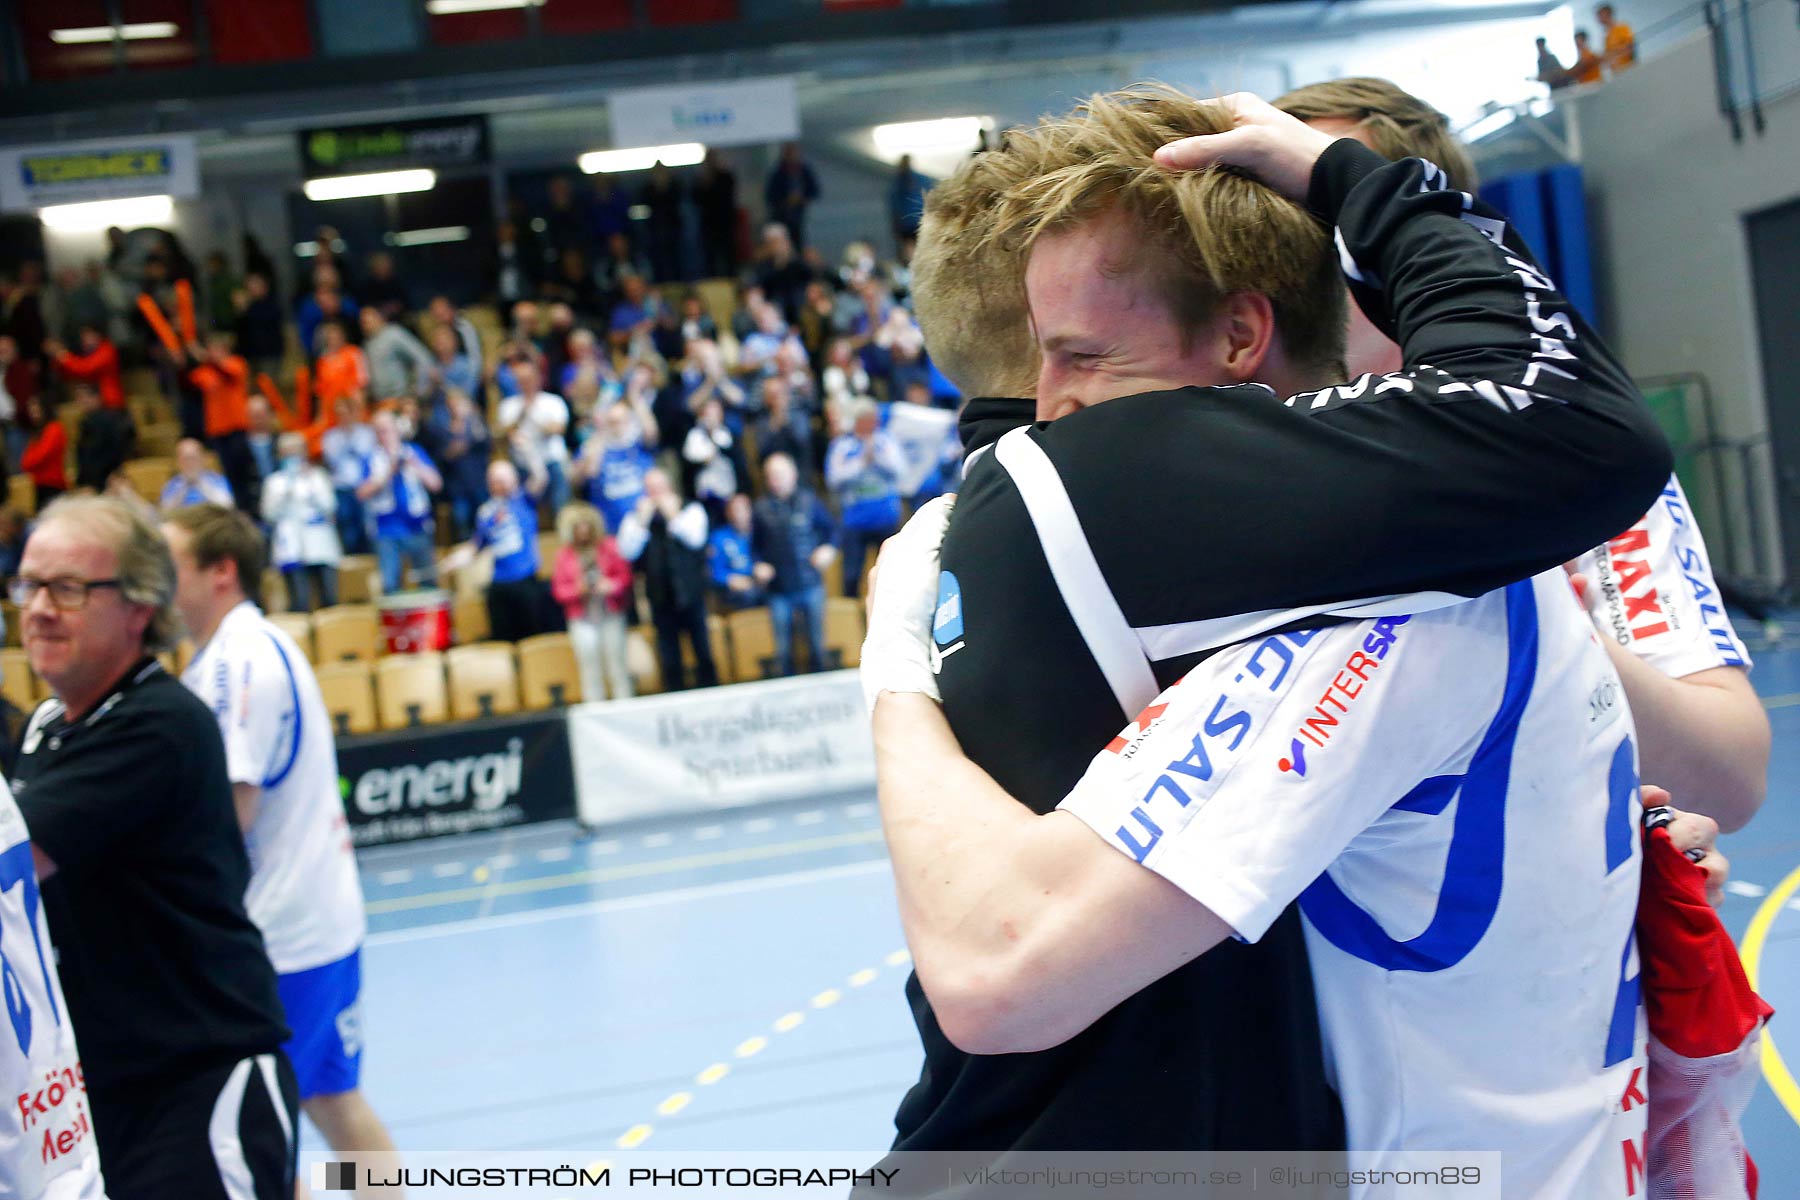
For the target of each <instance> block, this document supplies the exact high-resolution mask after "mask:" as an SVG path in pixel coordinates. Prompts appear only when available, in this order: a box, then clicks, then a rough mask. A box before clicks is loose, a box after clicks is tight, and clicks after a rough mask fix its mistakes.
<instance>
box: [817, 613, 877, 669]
mask: <svg viewBox="0 0 1800 1200" xmlns="http://www.w3.org/2000/svg"><path fill="white" fill-rule="evenodd" d="M865 632H867V631H866V630H865V629H864V627H863V606H862V601H861V600H852V599H850V598H849V597H847V596H832V597H830V598H829V599H827V600H826V601H825V651H826V653H828V654H829V653H831V652H833V651H835V652H836V653H837V655H838V662H837V664H836V665H838V666H840V667H854V666H856V665H857V664H858V663H860V662H862V644H863V634H864V633H865Z"/></svg>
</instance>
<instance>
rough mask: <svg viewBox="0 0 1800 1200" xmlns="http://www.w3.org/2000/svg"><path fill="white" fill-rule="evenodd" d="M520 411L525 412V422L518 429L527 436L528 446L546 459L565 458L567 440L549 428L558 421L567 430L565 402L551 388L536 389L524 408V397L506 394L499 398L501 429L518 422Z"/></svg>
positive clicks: (547, 460) (566, 456)
mask: <svg viewBox="0 0 1800 1200" xmlns="http://www.w3.org/2000/svg"><path fill="white" fill-rule="evenodd" d="M520 413H524V422H523V423H522V424H520V425H519V430H520V432H522V433H523V434H524V435H525V436H526V437H527V438H528V439H530V442H531V448H532V449H533V450H534V451H535V452H536V453H537V454H538V455H540V456H541V457H542V458H543V460H544V461H545V462H547V463H566V462H568V461H569V444H568V442H567V441H565V440H564V439H563V435H562V434H561V433H550V432H548V431H549V430H550V429H551V428H554V427H557V426H559V425H560V426H561V427H562V428H563V429H564V430H567V428H568V425H569V405H568V402H567V401H565V400H564V399H563V398H562V397H561V396H558V395H556V394H555V393H553V392H539V393H538V394H537V395H536V396H535V397H533V398H532V401H531V408H530V409H529V410H527V409H526V407H525V397H523V396H508V397H507V398H506V399H504V400H502V401H501V402H500V422H499V423H500V427H501V428H503V429H504V428H507V427H509V426H511V425H513V424H515V423H518V422H519V414H520Z"/></svg>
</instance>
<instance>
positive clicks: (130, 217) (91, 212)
mask: <svg viewBox="0 0 1800 1200" xmlns="http://www.w3.org/2000/svg"><path fill="white" fill-rule="evenodd" d="M38 217H39V219H40V220H42V221H43V222H44V227H45V228H46V229H52V230H54V231H56V232H57V233H98V232H100V231H101V230H103V229H110V228H112V227H113V226H114V225H117V226H119V227H120V228H122V229H135V228H137V227H139V226H142V225H167V224H169V223H170V222H171V221H173V220H174V219H175V197H173V196H132V197H130V198H129V199H125V200H90V201H88V202H87V203H85V204H53V205H51V206H50V207H49V208H40V209H38Z"/></svg>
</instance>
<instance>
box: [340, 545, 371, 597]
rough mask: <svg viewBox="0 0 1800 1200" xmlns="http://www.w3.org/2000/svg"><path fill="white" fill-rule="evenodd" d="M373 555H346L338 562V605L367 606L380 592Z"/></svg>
mask: <svg viewBox="0 0 1800 1200" xmlns="http://www.w3.org/2000/svg"><path fill="white" fill-rule="evenodd" d="M378 574H379V568H378V567H377V566H376V563H375V556H374V555H373V554H346V555H344V557H343V558H342V559H340V560H339V561H338V603H340V604H367V603H368V602H369V601H370V600H373V599H374V598H375V597H376V595H377V594H379V592H380V590H381V589H380V587H379V585H378V584H377V582H376V577H377V575H378Z"/></svg>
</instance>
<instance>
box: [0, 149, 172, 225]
mask: <svg viewBox="0 0 1800 1200" xmlns="http://www.w3.org/2000/svg"><path fill="white" fill-rule="evenodd" d="M199 194H200V151H199V148H198V146H197V145H196V144H195V141H194V139H193V137H192V136H190V135H185V134H167V135H164V136H162V137H154V138H120V139H118V140H116V141H106V142H82V143H70V144H65V145H61V146H26V147H24V148H22V149H9V150H0V211H5V212H31V211H34V210H36V209H39V208H43V207H45V206H46V205H52V204H84V203H87V202H88V201H91V200H127V199H130V198H132V197H135V196H174V197H175V198H176V199H178V200H185V199H192V198H193V197H195V196H198V195H199Z"/></svg>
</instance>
